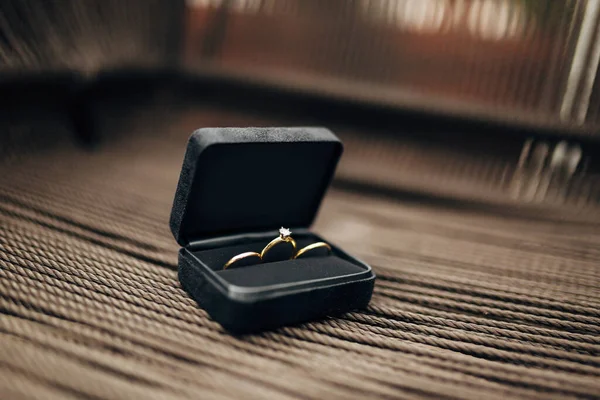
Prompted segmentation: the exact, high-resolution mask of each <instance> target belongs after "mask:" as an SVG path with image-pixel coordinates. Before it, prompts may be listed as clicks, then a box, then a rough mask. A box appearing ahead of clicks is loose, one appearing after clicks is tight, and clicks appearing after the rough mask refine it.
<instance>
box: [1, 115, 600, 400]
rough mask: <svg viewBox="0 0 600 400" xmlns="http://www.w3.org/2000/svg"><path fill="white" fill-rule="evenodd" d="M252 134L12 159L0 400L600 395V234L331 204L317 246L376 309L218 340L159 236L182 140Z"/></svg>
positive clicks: (6, 169)
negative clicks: (369, 286) (325, 248)
mask: <svg viewBox="0 0 600 400" xmlns="http://www.w3.org/2000/svg"><path fill="white" fill-rule="evenodd" d="M236 118H237V119H236ZM257 122H258V123H259V124H262V123H263V122H264V121H257V120H255V119H254V120H253V119H252V118H250V117H248V116H242V117H235V116H232V115H226V116H215V114H213V113H212V112H211V111H210V110H209V111H207V112H205V113H204V114H202V115H200V116H198V115H195V116H194V117H193V118H191V119H189V120H188V121H187V122H183V123H181V124H179V125H177V126H176V128H173V129H171V130H168V131H162V130H163V128H164V124H155V125H153V126H152V127H147V125H146V128H144V129H142V127H140V126H136V125H135V124H133V125H129V126H127V128H126V129H127V130H128V132H129V134H128V135H123V136H117V137H114V138H111V140H107V141H106V142H104V144H103V145H102V146H101V147H100V148H98V149H97V150H96V151H93V152H90V151H86V150H81V149H78V148H77V147H75V146H72V145H69V144H67V143H65V145H63V146H55V148H53V149H48V150H46V151H38V152H34V151H30V154H29V155H24V156H21V157H12V158H7V161H6V162H5V163H4V164H3V165H2V166H1V167H0V168H1V170H0V174H1V175H0V176H1V177H2V178H1V179H0V226H1V228H0V310H1V311H2V314H1V315H0V397H2V398H41V399H52V398H57V399H64V398H127V399H129V398H148V399H152V398H217V399H218V398H223V399H225V398H249V399H251V398H256V399H264V398H319V399H320V398H364V397H376V396H377V397H382V398H425V397H428V398H474V399H480V398H489V399H492V398H499V399H500V398H512V397H521V398H549V397H554V398H573V397H594V396H600V376H599V375H600V357H599V354H600V311H598V306H599V305H600V267H599V261H600V251H599V250H598V243H599V242H600V229H599V228H598V226H597V224H595V223H593V222H588V223H585V222H580V223H574V222H572V223H566V222H562V223H560V222H555V221H553V220H552V218H550V217H547V218H543V217H540V216H539V215H538V216H536V217H535V218H527V217H525V216H523V215H522V214H518V215H517V214H515V215H513V214H511V213H510V212H502V211H501V210H496V211H493V210H487V211H486V210H485V209H477V208H469V207H457V206H452V205H443V204H439V203H437V204H435V203H427V202H416V201H401V200H399V199H385V198H377V197H372V196H369V195H365V194H359V193H349V192H346V191H343V190H341V189H333V190H331V191H330V192H329V193H328V195H327V197H326V199H325V202H324V204H323V207H322V210H321V213H320V217H319V219H318V221H317V223H316V226H315V230H316V231H318V232H319V233H321V234H322V235H324V236H325V237H326V238H329V239H331V240H332V241H334V242H336V244H339V245H340V246H342V247H344V248H345V249H347V250H348V251H350V252H351V253H353V254H355V255H356V256H358V257H359V258H362V259H364V260H366V261H368V262H369V263H371V264H372V265H373V267H374V269H375V271H376V273H377V274H378V280H377V283H376V287H375V293H374V297H373V300H372V302H371V305H370V306H369V308H368V309H366V310H360V311H356V312H352V313H349V314H346V315H343V316H338V317H335V318H329V319H326V320H324V321H318V322H312V323H307V324H303V325H300V326H293V327H287V328H282V329H279V330H276V331H273V332H267V333H263V334H258V335H251V336H245V337H233V336H231V335H229V334H227V333H226V332H224V331H223V330H222V329H221V328H220V326H219V325H217V324H216V323H215V322H213V321H212V320H211V319H210V318H209V317H208V316H207V314H206V313H205V312H204V311H203V310H202V309H200V308H199V307H198V306H197V305H196V303H195V302H194V301H192V300H191V299H190V298H189V297H188V296H187V295H186V293H185V292H184V291H183V290H182V289H181V287H180V285H179V283H178V281H177V276H176V268H177V259H176V252H177V250H178V245H177V244H176V243H175V241H174V240H173V238H172V236H171V234H170V232H169V230H168V225H167V221H168V216H169V212H170V207H171V202H172V196H173V193H174V190H175V185H176V183H177V178H178V174H179V169H180V166H181V160H182V157H183V151H184V148H185V141H186V139H187V136H188V134H189V133H190V132H191V129H190V125H191V124H192V123H193V124H202V125H203V126H210V125H213V126H215V125H254V124H256V123H257ZM196 126H200V125H196Z"/></svg>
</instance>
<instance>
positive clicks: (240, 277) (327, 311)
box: [179, 231, 375, 334]
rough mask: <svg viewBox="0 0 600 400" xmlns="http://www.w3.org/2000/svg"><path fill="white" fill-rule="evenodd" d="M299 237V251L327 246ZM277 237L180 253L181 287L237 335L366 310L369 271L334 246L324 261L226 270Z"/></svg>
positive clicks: (222, 243) (228, 242)
mask: <svg viewBox="0 0 600 400" xmlns="http://www.w3.org/2000/svg"><path fill="white" fill-rule="evenodd" d="M296 232H297V231H294V233H295V234H294V238H295V239H296V241H297V242H298V248H301V247H303V246H305V245H307V244H309V243H314V242H318V241H325V240H324V239H322V238H320V237H319V236H317V235H314V234H312V233H310V232H302V233H300V234H296ZM275 236H276V232H269V233H265V234H262V235H252V237H250V238H249V237H240V236H236V237H232V238H227V239H222V240H221V241H220V243H219V247H211V246H210V245H208V246H207V245H206V244H204V243H196V244H191V245H189V246H187V247H184V248H182V249H181V250H180V252H179V281H180V282H181V284H182V286H183V288H184V289H185V291H186V292H188V293H189V294H190V295H191V296H192V297H193V298H194V300H196V301H197V302H198V303H199V304H200V305H201V306H202V308H204V309H205V310H206V311H207V312H208V313H209V314H210V315H211V317H212V318H213V319H214V320H215V321H217V322H219V323H220V324H221V325H222V326H223V327H224V328H225V329H227V330H228V331H230V332H233V333H238V334H242V333H251V332H259V331H262V330H265V329H272V328H276V327H279V326H283V325H288V324H295V323H300V322H304V321H310V320H313V319H317V318H321V317H324V316H326V315H336V314H340V313H343V312H347V311H350V310H353V309H357V308H363V307H366V306H367V304H368V303H369V300H370V299H371V294H372V291H373V284H374V281H375V276H374V274H373V272H372V271H371V268H370V267H369V266H368V265H366V264H364V263H363V262H361V261H359V260H357V259H355V258H353V257H352V256H350V255H348V254H346V253H345V252H343V251H342V250H341V249H339V248H337V247H335V246H332V253H331V254H330V255H326V256H317V257H307V258H304V259H302V258H299V259H296V260H283V261H279V262H271V263H264V264H257V265H252V266H248V267H239V268H231V269H227V270H223V269H222V266H223V264H224V263H225V262H226V261H227V259H226V258H227V257H229V255H230V254H233V253H235V254H238V253H240V252H244V251H256V250H259V251H260V249H261V248H262V247H264V245H265V244H266V243H268V242H269V241H270V239H272V238H273V237H275ZM224 260H225V261H224Z"/></svg>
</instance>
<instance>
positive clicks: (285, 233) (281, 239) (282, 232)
mask: <svg viewBox="0 0 600 400" xmlns="http://www.w3.org/2000/svg"><path fill="white" fill-rule="evenodd" d="M291 234H292V231H290V230H289V229H287V228H284V227H281V228H280V229H279V236H278V237H276V238H275V239H273V240H271V241H270V242H269V244H267V245H266V246H265V248H264V249H263V250H262V251H261V252H260V258H261V259H262V260H264V259H265V256H266V255H267V253H268V252H269V251H270V250H271V249H272V248H273V247H275V246H277V245H278V244H279V243H289V244H291V245H292V248H293V252H292V257H290V258H293V255H294V254H296V241H295V240H294V238H292V237H291V236H290V235H291Z"/></svg>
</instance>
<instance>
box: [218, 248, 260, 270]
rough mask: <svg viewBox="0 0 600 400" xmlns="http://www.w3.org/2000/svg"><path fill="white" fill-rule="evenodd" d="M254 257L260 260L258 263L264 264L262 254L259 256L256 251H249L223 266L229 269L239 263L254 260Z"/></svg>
mask: <svg viewBox="0 0 600 400" xmlns="http://www.w3.org/2000/svg"><path fill="white" fill-rule="evenodd" d="M254 257H256V258H258V262H259V263H260V262H262V258H261V256H260V254H258V253H257V252H255V251H247V252H245V253H241V254H238V255H237V256H235V257H233V258H231V260H229V261H227V262H226V263H225V265H224V266H223V269H227V268H229V267H231V266H232V265H233V264H235V263H238V262H240V261H243V260H249V259H251V258H254Z"/></svg>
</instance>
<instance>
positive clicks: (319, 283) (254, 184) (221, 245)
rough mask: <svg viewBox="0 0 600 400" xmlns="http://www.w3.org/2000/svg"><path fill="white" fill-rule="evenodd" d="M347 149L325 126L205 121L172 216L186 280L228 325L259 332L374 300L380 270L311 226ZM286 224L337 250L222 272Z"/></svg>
mask: <svg viewBox="0 0 600 400" xmlns="http://www.w3.org/2000/svg"><path fill="white" fill-rule="evenodd" d="M341 154H342V144H341V142H340V141H339V139H338V138H337V137H336V136H335V135H334V134H333V133H331V132H330V131H329V130H327V129H324V128H205V129H200V130H197V131H196V132H194V133H193V134H192V136H191V137H190V139H189V141H188V145H187V150H186V153H185V157H184V161H183V167H182V171H181V175H180V178H179V183H178V186H177V191H176V193H175V200H174V202H173V209H172V212H171V221H170V226H171V231H172V232H173V235H174V236H175V239H176V240H177V242H178V243H179V244H180V245H181V246H182V248H181V249H180V251H179V281H180V282H181V285H182V287H183V288H184V290H185V291H186V292H187V293H188V294H189V295H190V296H191V297H192V298H194V299H195V300H196V301H197V302H198V304H199V305H200V306H201V307H203V308H204V309H205V310H206V311H207V312H208V313H209V315H210V316H211V317H212V318H213V319H214V320H215V321H217V322H219V323H220V324H221V325H222V326H223V327H224V328H225V329H227V330H229V331H231V332H233V333H250V332H258V331H262V330H266V329H272V328H276V327H279V326H282V325H288V324H294V323H299V322H304V321H309V320H313V319H317V318H321V317H324V316H326V315H335V314H339V313H343V312H346V311H350V310H353V309H357V308H362V307H365V306H366V305H367V304H368V303H369V300H370V299H371V295H372V292H373V284H374V280H375V275H374V273H373V271H372V270H371V267H370V266H369V265H367V264H365V263H364V262H362V261H360V260H358V259H356V258H354V257H352V256H351V255H349V254H347V253H346V252H345V251H343V250H342V249H340V248H339V247H337V246H335V245H333V244H332V243H331V242H330V241H329V240H328V239H326V238H321V237H319V236H318V235H316V234H315V233H312V232H311V231H310V229H309V227H310V226H311V224H312V222H313V220H314V219H315V217H316V214H317V211H318V209H319V205H320V203H321V200H322V198H323V196H324V194H325V192H326V190H327V188H328V186H329V183H330V182H331V179H332V177H333V174H334V172H335V167H336V165H337V162H338V160H339V158H340V156H341ZM280 226H284V227H287V228H291V230H292V237H293V238H294V239H295V241H296V242H297V246H298V247H297V248H298V249H300V248H302V247H304V246H306V245H309V244H312V243H315V242H319V241H323V242H326V243H328V244H330V245H331V247H332V251H331V253H330V254H327V253H326V252H322V251H321V252H319V251H314V252H313V254H312V256H309V255H308V254H307V256H306V257H302V258H298V259H289V255H288V256H286V257H281V258H279V259H277V258H276V259H273V260H269V261H268V262H262V263H258V264H255V265H250V266H242V267H232V268H228V269H223V266H224V265H225V263H226V262H227V261H228V260H229V259H231V258H232V257H233V256H235V255H237V254H240V253H244V252H248V251H254V252H258V253H260V252H261V250H262V249H263V248H264V247H265V246H266V245H267V244H268V243H269V242H270V241H271V240H272V239H274V238H275V237H277V236H278V235H279V233H278V231H277V229H278V228H279V227H280ZM279 246H284V244H281V245H279ZM321 250H322V249H321ZM273 251H275V248H274V249H273Z"/></svg>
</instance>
